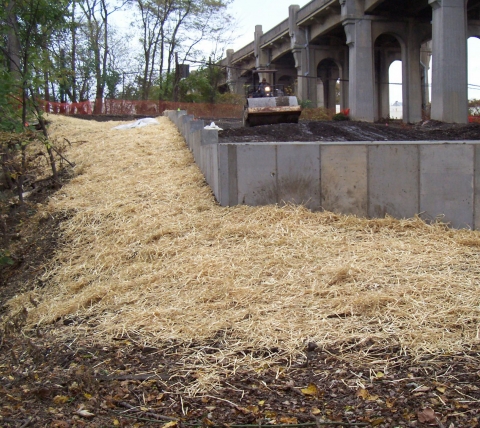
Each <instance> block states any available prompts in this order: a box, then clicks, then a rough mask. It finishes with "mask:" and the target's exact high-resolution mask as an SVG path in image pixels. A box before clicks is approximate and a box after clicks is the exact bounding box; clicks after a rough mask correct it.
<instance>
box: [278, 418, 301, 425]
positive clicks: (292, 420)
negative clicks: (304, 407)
mask: <svg viewBox="0 0 480 428" xmlns="http://www.w3.org/2000/svg"><path fill="white" fill-rule="evenodd" d="M278 421H279V422H280V423H282V424H285V425H296V424H298V419H297V418H288V417H286V416H282V417H281V418H280V419H279V420H278Z"/></svg>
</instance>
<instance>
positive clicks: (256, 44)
mask: <svg viewBox="0 0 480 428" xmlns="http://www.w3.org/2000/svg"><path fill="white" fill-rule="evenodd" d="M472 36H475V37H479V38H480V0H312V1H311V2H310V3H308V4H307V5H305V6H304V7H303V8H300V7H299V6H297V5H292V6H290V7H289V9H288V18H287V19H285V20H284V21H282V22H280V23H279V24H278V25H277V26H276V27H274V28H272V29H271V30H269V31H267V32H265V33H264V32H263V29H262V26H260V25H257V26H256V27H255V32H254V40H253V42H252V43H250V44H249V45H247V46H245V47H244V48H242V49H240V50H239V51H237V52H234V51H233V50H229V51H227V57H226V58H225V59H223V60H222V62H221V64H222V65H223V66H225V67H226V70H227V73H226V81H225V83H226V84H227V85H228V86H229V88H230V90H231V91H232V92H236V93H239V94H243V93H244V89H243V87H244V85H245V84H248V83H250V82H251V78H252V70H262V69H275V70H278V72H277V83H283V84H285V85H287V86H291V87H292V89H293V90H294V91H295V93H296V95H297V96H298V98H299V99H300V100H310V101H311V102H312V104H313V105H314V106H324V107H327V108H334V107H335V103H336V93H335V85H336V83H337V82H338V81H340V104H341V107H342V108H350V115H351V117H352V118H353V119H355V120H363V121H368V122H372V121H375V120H377V119H379V118H381V117H387V116H388V115H389V106H390V100H389V73H388V71H389V67H390V65H391V64H392V62H393V61H395V60H401V61H402V77H403V78H402V81H403V85H402V90H403V119H404V121H406V122H418V121H420V120H421V119H422V108H425V106H426V105H427V104H428V103H429V101H430V100H429V91H428V88H429V86H430V85H431V87H432V91H431V93H432V95H431V118H432V119H435V120H440V121H444V122H450V123H466V122H467V120H468V108H467V104H468V97H467V39H468V38H469V37H472ZM431 56H433V61H432V82H429V81H428V68H429V64H430V57H431ZM479 72H480V70H479ZM261 77H262V76H261V75H260V78H261Z"/></svg>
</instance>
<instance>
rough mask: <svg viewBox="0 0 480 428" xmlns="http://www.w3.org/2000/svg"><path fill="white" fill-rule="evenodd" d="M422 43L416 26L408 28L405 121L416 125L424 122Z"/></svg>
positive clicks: (404, 54) (403, 63)
mask: <svg viewBox="0 0 480 428" xmlns="http://www.w3.org/2000/svg"><path fill="white" fill-rule="evenodd" d="M420 47H421V41H420V40H418V37H417V34H416V32H415V26H414V25H413V23H410V25H409V28H408V40H407V48H406V49H403V50H402V68H403V72H402V74H403V78H402V82H403V83H402V88H403V94H402V95H403V101H404V102H403V121H404V122H406V123H416V122H420V121H421V120H422V98H423V97H422V70H421V63H420Z"/></svg>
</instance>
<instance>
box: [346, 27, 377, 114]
mask: <svg viewBox="0 0 480 428" xmlns="http://www.w3.org/2000/svg"><path fill="white" fill-rule="evenodd" d="M343 27H344V29H345V33H346V35H347V45H348V47H349V77H350V83H349V91H348V92H349V94H348V95H349V104H350V105H349V107H350V116H351V117H352V119H354V120H363V121H365V122H373V121H374V120H375V99H374V98H375V88H374V74H375V73H374V68H373V63H374V61H373V42H372V22H371V20H370V19H347V20H345V21H344V22H343Z"/></svg>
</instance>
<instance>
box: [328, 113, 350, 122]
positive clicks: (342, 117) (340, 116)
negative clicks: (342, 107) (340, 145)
mask: <svg viewBox="0 0 480 428" xmlns="http://www.w3.org/2000/svg"><path fill="white" fill-rule="evenodd" d="M332 120H336V121H342V120H350V119H349V117H348V115H346V114H345V113H344V112H340V113H337V114H334V115H333V117H332Z"/></svg>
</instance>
